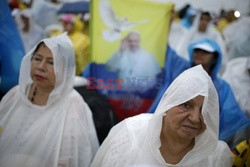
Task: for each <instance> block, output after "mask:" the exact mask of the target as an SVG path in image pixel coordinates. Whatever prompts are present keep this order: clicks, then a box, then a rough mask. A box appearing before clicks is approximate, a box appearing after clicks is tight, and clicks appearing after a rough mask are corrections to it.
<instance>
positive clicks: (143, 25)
mask: <svg viewBox="0 0 250 167" xmlns="http://www.w3.org/2000/svg"><path fill="white" fill-rule="evenodd" d="M172 6H173V4H172V3H162V2H161V0H92V1H91V42H92V45H91V60H92V62H95V63H98V64H105V63H107V61H108V60H109V59H110V58H111V57H112V55H113V54H114V53H115V52H117V51H119V50H121V49H124V48H126V47H127V44H126V43H124V42H122V41H123V40H124V39H128V36H129V35H130V34H131V33H132V34H133V33H134V34H137V37H138V38H139V42H138V41H137V42H138V43H137V45H139V46H138V47H140V48H141V49H143V50H144V51H145V52H147V53H149V54H150V55H153V56H154V57H155V60H156V61H157V63H158V64H159V66H160V67H161V68H163V67H164V62H165V55H166V47H167V38H168V31H169V24H170V14H171V9H172ZM128 40H131V39H128ZM130 42H131V41H130ZM131 43H132V44H131V47H133V45H136V42H134V44H133V41H132V42H131Z"/></svg>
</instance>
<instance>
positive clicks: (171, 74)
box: [148, 38, 250, 141]
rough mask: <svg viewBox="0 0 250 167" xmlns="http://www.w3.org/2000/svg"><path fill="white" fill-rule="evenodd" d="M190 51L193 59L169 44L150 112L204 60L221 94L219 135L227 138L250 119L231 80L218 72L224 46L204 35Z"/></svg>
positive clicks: (191, 46)
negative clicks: (175, 83) (180, 77)
mask: <svg viewBox="0 0 250 167" xmlns="http://www.w3.org/2000/svg"><path fill="white" fill-rule="evenodd" d="M188 52H189V56H190V61H186V60H184V59H183V58H181V57H179V56H178V55H177V54H176V52H175V51H174V50H172V49H171V48H170V47H168V51H167V58H166V62H165V65H166V67H165V79H164V83H163V86H162V88H161V90H159V93H158V95H157V97H156V99H155V101H154V103H153V104H152V106H151V107H150V109H149V110H148V112H150V113H153V112H154V111H155V108H156V106H157V104H158V103H159V101H160V97H161V96H162V95H163V93H164V91H165V90H166V89H167V88H168V86H169V85H170V84H171V82H172V81H173V80H174V79H175V78H176V77H177V76H178V75H179V74H180V73H181V72H183V71H184V70H185V69H187V68H190V67H192V66H194V65H197V64H202V66H203V68H204V69H205V70H206V71H207V73H208V74H209V75H210V76H211V78H212V81H213V83H214V86H215V88H216V90H217V92H218V96H219V104H220V134H219V138H220V139H221V140H225V141H227V140H228V139H230V137H232V136H233V135H234V134H236V132H237V131H239V130H242V129H244V128H245V127H246V126H250V119H249V118H248V117H247V116H246V115H245V114H244V113H243V111H242V110H241V109H240V108H239V105H238V104H237V102H236V100H235V97H234V94H233V92H232V90H231V88H230V86H229V85H228V83H227V82H225V81H224V80H223V79H221V78H219V77H218V76H217V74H218V71H219V69H220V66H221V61H222V54H221V49H220V47H219V45H218V44H217V43H216V42H214V41H213V40H211V39H207V38H205V39H202V40H200V41H197V42H194V43H192V44H190V45H189V47H188Z"/></svg>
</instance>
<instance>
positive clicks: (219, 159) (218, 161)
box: [208, 140, 233, 167]
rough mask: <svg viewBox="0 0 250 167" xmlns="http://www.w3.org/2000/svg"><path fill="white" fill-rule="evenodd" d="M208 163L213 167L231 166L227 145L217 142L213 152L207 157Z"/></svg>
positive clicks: (230, 155) (230, 156) (230, 154)
mask: <svg viewBox="0 0 250 167" xmlns="http://www.w3.org/2000/svg"><path fill="white" fill-rule="evenodd" d="M208 158H209V161H210V162H212V164H213V165H215V166H221V167H224V166H225V167H226V166H232V160H233V157H232V152H231V150H230V149H229V147H228V145H227V143H225V142H224V141H221V140H219V141H218V143H217V146H216V148H215V150H214V151H213V152H212V153H211V154H210V156H209V157H208Z"/></svg>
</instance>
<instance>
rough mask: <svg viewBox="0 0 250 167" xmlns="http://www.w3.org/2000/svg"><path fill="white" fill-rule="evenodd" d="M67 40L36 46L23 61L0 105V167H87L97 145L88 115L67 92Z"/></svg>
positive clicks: (70, 73) (70, 70)
mask: <svg viewBox="0 0 250 167" xmlns="http://www.w3.org/2000/svg"><path fill="white" fill-rule="evenodd" d="M74 77H75V60H74V51H73V46H72V43H71V42H70V39H69V38H68V36H67V34H66V33H65V34H62V35H60V36H58V37H54V38H48V39H44V40H42V41H41V42H40V43H39V44H38V45H37V46H35V47H34V48H33V49H32V50H31V51H30V52H28V53H27V55H26V56H25V57H24V58H23V60H22V64H21V71H20V78H19V85H18V86H16V87H14V88H13V89H11V90H10V91H9V92H8V93H7V94H6V95H5V96H4V98H3V99H2V101H1V104H0V126H1V129H2V133H1V134H0V166H1V167H19V166H22V167H57V166H67V167H78V166H86V167H88V166H89V165H90V163H91V161H92V159H93V157H94V155H95V153H96V151H97V148H98V141H97V136H96V132H95V128H94V124H93V120H92V114H91V111H90V109H89V107H88V106H87V104H86V103H85V102H84V101H83V99H82V97H81V96H80V95H79V94H78V93H77V92H76V91H75V90H74V89H73V82H74Z"/></svg>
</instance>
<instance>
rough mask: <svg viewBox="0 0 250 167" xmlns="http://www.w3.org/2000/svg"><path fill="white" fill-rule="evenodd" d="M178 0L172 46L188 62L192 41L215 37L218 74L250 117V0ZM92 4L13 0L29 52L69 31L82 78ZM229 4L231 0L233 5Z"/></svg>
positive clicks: (170, 39)
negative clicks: (218, 51) (190, 0)
mask: <svg viewBox="0 0 250 167" xmlns="http://www.w3.org/2000/svg"><path fill="white" fill-rule="evenodd" d="M173 2H174V3H175V6H174V9H173V10H172V13H171V25H170V26H171V27H170V31H169V37H168V45H169V46H170V47H171V48H172V49H173V50H175V51H176V53H177V54H178V55H180V56H181V57H183V58H184V59H186V60H188V59H189V58H188V49H187V48H188V46H189V44H190V43H193V42H196V41H198V40H201V39H203V38H209V39H212V40H213V41H215V42H216V43H217V44H218V45H219V46H220V49H221V52H222V66H221V68H220V69H219V74H218V75H219V76H220V77H222V78H223V79H224V80H225V81H227V82H228V84H229V85H230V87H231V89H232V91H233V93H234V96H235V98H236V101H237V102H238V104H239V106H240V108H241V110H242V111H243V112H245V114H246V115H248V118H249V116H250V47H249V46H250V1H247V0H245V1H243V0H242V2H238V1H237V2H233V1H228V2H226V1H218V2H217V4H216V2H213V1H209V2H204V3H203V2H200V3H199V4H196V3H194V2H193V3H189V4H187V3H186V1H181V2H180V1H173ZM90 3H91V2H89V1H73V0H8V4H9V7H10V9H11V12H12V16H13V18H14V20H15V23H16V27H17V30H18V32H19V34H20V37H21V40H22V42H23V46H24V50H25V52H26V53H27V52H28V51H29V50H31V48H32V47H33V46H34V45H35V44H37V42H39V41H40V40H41V39H43V38H45V37H52V36H56V35H58V34H62V33H63V32H65V31H67V32H68V35H69V37H70V39H71V41H72V43H73V46H74V52H75V60H76V75H77V76H82V73H83V71H84V69H85V68H86V66H87V64H88V63H90V47H91V42H90V39H91V33H90V28H89V26H90V21H91V15H90ZM205 3H208V4H205ZM212 3H213V4H212ZM227 3H228V4H230V3H231V6H230V5H228V4H227ZM232 3H233V4H232ZM223 5H224V6H223ZM229 6H230V7H229ZM223 7H225V8H223ZM234 7H235V8H234ZM91 94H92V93H91ZM102 98H103V97H102ZM102 98H100V99H102ZM100 99H99V100H100ZM97 101H98V99H97ZM87 102H88V100H87ZM100 105H104V104H100ZM105 105H107V104H106V103H105ZM90 107H91V106H90ZM92 107H96V105H94V104H93V106H92ZM108 108H109V109H110V107H108ZM92 110H93V108H92ZM94 110H98V109H94ZM109 121H110V122H112V123H111V124H110V125H109V126H108V127H107V129H106V132H105V134H104V136H103V137H102V140H103V139H104V137H105V135H106V134H107V132H108V130H109V128H111V126H113V125H114V122H115V121H114V120H113V119H110V120H109ZM99 133H100V131H99ZM240 133H242V135H237V136H234V138H233V139H232V140H231V141H228V143H229V144H230V142H231V147H234V146H235V145H236V143H238V142H239V141H240V139H239V140H237V137H241V139H242V136H244V138H248V139H249V138H250V137H249V135H250V132H249V127H248V128H246V129H244V131H243V132H240ZM234 142H235V143H234Z"/></svg>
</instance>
